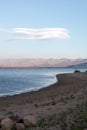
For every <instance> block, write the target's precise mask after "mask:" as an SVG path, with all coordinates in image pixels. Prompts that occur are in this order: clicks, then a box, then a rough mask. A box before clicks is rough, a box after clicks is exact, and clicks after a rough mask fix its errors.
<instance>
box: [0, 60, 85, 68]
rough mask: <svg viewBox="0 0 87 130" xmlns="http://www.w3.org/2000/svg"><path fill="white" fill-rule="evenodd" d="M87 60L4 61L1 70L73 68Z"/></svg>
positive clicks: (0, 66)
mask: <svg viewBox="0 0 87 130" xmlns="http://www.w3.org/2000/svg"><path fill="white" fill-rule="evenodd" d="M86 62H87V59H68V58H62V59H53V58H49V59H44V58H38V59H36V58H22V59H2V60H0V68H9V67H10V68H22V67H23V68H32V67H36V68H37V67H68V66H71V67H73V66H74V65H79V64H84V63H86Z"/></svg>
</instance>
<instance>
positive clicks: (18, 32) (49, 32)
mask: <svg viewBox="0 0 87 130" xmlns="http://www.w3.org/2000/svg"><path fill="white" fill-rule="evenodd" d="M11 33H12V34H14V37H16V38H17V39H20V40H21V39H25V40H27V39H68V38H70V35H69V32H68V30H67V29H65V28H41V29H32V28H14V29H12V30H11Z"/></svg>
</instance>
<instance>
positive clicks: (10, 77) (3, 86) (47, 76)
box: [0, 68, 85, 96]
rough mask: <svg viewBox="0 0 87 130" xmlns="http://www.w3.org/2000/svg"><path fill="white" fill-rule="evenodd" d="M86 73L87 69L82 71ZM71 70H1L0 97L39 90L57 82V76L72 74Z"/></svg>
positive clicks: (72, 70)
mask: <svg viewBox="0 0 87 130" xmlns="http://www.w3.org/2000/svg"><path fill="white" fill-rule="evenodd" d="M81 71H85V69H81ZM71 72H74V69H71V68H37V69H36V68H35V69H34V68H32V69H30V68H29V69H0V96H7V95H14V94H18V93H23V92H28V91H32V90H38V89H40V88H43V87H46V86H48V85H50V84H53V83H55V82H56V77H55V76H56V74H60V73H71Z"/></svg>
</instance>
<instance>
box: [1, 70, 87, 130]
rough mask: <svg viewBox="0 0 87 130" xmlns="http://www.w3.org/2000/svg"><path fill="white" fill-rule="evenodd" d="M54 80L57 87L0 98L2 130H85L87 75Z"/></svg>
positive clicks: (80, 73) (61, 77) (79, 73)
mask: <svg viewBox="0 0 87 130" xmlns="http://www.w3.org/2000/svg"><path fill="white" fill-rule="evenodd" d="M56 77H57V80H58V81H57V83H55V84H53V85H51V86H49V87H47V88H44V89H40V90H39V91H32V92H29V93H22V94H19V95H14V96H7V97H0V127H1V129H3V130H4V129H7V130H8V129H9V130H10V129H17V130H22V129H27V130H85V129H86V128H87V72H76V73H71V74H60V75H57V76H56ZM32 80H33V79H32ZM3 122H4V123H3ZM6 122H7V124H9V123H8V122H11V127H10V128H9V127H7V126H6ZM25 122H27V123H28V125H26V123H25ZM3 124H4V125H3ZM6 127H7V128H6Z"/></svg>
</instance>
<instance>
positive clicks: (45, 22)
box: [0, 0, 87, 59]
mask: <svg viewBox="0 0 87 130" xmlns="http://www.w3.org/2000/svg"><path fill="white" fill-rule="evenodd" d="M8 58H10V59H11V58H16V59H19V58H46V59H48V58H54V59H61V58H70V59H76V58H87V0H1V1H0V59H8Z"/></svg>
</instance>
